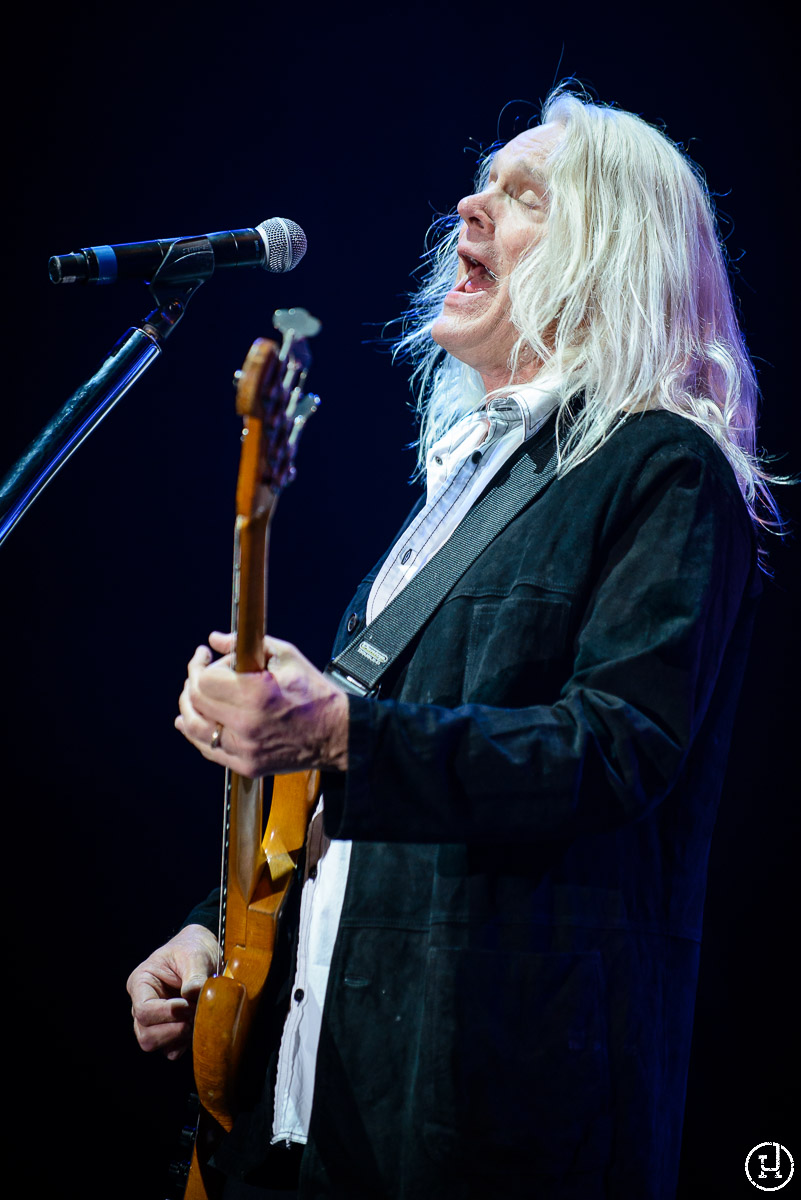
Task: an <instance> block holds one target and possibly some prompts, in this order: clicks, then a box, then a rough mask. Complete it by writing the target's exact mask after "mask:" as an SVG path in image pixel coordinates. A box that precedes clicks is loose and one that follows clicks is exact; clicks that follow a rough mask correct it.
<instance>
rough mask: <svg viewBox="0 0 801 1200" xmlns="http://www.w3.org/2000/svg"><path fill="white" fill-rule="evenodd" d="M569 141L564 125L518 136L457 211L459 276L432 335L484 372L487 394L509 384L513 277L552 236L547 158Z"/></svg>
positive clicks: (528, 372)
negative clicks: (524, 258)
mask: <svg viewBox="0 0 801 1200" xmlns="http://www.w3.org/2000/svg"><path fill="white" fill-rule="evenodd" d="M561 135H562V126H561V125H556V124H549V125H541V126H538V127H537V128H536V129H528V130H526V132H525V133H521V134H518V136H517V137H516V138H513V139H512V141H511V142H509V143H507V145H506V146H504V147H503V149H502V150H499V151H498V153H497V154H496V155H495V157H494V159H493V161H492V171H491V173H490V177H489V182H488V184H487V186H486V188H485V189H484V191H483V192H479V193H477V194H476V195H474V196H466V197H465V199H464V200H461V201H460V202H459V204H458V206H457V210H458V213H459V216H460V217H461V218H462V227H461V232H460V235H459V274H458V276H457V280H456V283H455V284H454V286H453V288H452V289H451V290H450V292H448V295H447V296H446V297H445V303H444V305H443V309H442V313H441V315H440V316H439V317H438V318H437V320H436V321H435V322H434V325H433V328H432V336H433V338H434V341H435V342H437V343H438V344H439V345H440V346H442V347H443V349H445V350H447V351H448V352H449V353H450V354H452V355H453V356H454V357H455V358H458V359H460V360H461V361H462V362H464V363H467V365H468V366H470V367H473V368H474V369H475V370H476V371H478V372H479V374H480V375H481V377H482V379H483V381H484V386H485V388H486V389H487V391H491V390H492V389H493V388H496V387H502V386H503V385H504V384H507V383H508V382H509V365H508V364H509V354H510V352H511V350H512V347H513V345H514V343H515V341H516V340H517V333H516V331H515V328H514V326H513V324H512V321H511V319H510V315H509V311H510V305H509V273H510V271H511V270H512V267H513V266H514V265H515V263H516V262H517V260H518V259H519V257H520V255H521V254H522V253H523V251H524V250H526V249H528V247H530V246H533V245H536V243H537V242H538V241H539V240H540V238H541V237H542V236H543V234H544V232H545V228H546V224H547V219H548V211H547V200H546V191H547V158H548V155H549V153H550V152H551V151H552V150H553V149H554V147H555V146H556V144H557V142H558V141H559V138H560V137H561ZM539 365H540V364H539V362H530V363H526V364H523V369H522V371H519V372H518V374H517V375H516V377H515V378H516V379H517V380H518V381H520V382H525V381H526V380H528V379H532V378H533V377H534V375H536V373H537V370H538V368H539Z"/></svg>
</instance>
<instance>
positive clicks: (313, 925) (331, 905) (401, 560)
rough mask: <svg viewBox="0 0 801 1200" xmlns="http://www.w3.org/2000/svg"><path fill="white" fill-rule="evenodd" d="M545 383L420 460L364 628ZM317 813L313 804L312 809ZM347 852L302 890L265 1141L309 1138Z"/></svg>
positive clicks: (508, 443) (340, 848)
mask: <svg viewBox="0 0 801 1200" xmlns="http://www.w3.org/2000/svg"><path fill="white" fill-rule="evenodd" d="M553 383H554V380H553V378H551V379H550V380H549V381H548V382H546V381H545V380H543V382H542V384H541V385H539V386H538V387H537V389H533V388H532V389H531V390H529V391H526V392H525V393H522V394H521V395H519V396H517V395H513V396H501V397H497V398H495V399H494V400H491V401H490V402H489V404H487V405H482V406H481V408H479V409H477V410H475V411H474V412H471V413H469V414H468V415H467V416H466V417H463V418H462V420H461V421H459V422H458V423H457V424H456V425H454V426H453V427H452V428H451V429H449V430H448V432H447V433H446V434H445V436H444V437H443V438H441V439H440V440H439V441H438V442H437V443H436V445H435V446H433V447H432V449H431V451H430V452H429V454H428V457H427V460H426V485H427V496H426V504H425V506H424V508H422V509H421V511H420V512H419V513H418V515H417V516H416V517H415V519H414V520H413V521H412V522H411V524H410V525H409V526H408V528H407V529H406V530H404V532H403V534H402V536H401V537H400V538H399V539H398V541H397V542H396V543H395V545H394V546H393V548H392V550H391V551H390V553H389V554H388V556H387V558H386V561H385V562H384V564H383V566H382V568H381V570H380V571H379V573H378V575H377V576H376V578H375V580H374V582H373V586H372V588H371V590H370V595H369V598H368V601H367V613H366V619H367V623H368V624H369V622H370V621H374V620H375V618H376V617H377V616H378V614H379V613H380V612H381V610H382V609H383V608H385V607H386V605H387V604H388V603H389V602H390V600H392V599H393V598H394V597H395V596H396V595H397V594H398V592H399V591H401V590H402V589H403V588H404V587H405V586H406V584H407V583H408V582H409V580H410V579H412V578H413V576H414V575H416V574H417V572H418V571H419V570H421V568H422V567H424V566H425V564H426V563H427V562H428V561H429V559H430V558H432V557H433V555H434V554H436V553H437V551H438V550H440V549H441V548H442V547H443V546H444V545H445V543H446V542H447V541H448V538H449V537H450V536H451V534H452V533H453V532H454V530H455V529H456V527H457V526H458V525H459V522H460V521H461V520H462V518H463V517H464V516H465V514H466V513H467V512H468V510H469V509H470V508H471V507H472V505H473V504H474V503H475V501H476V500H477V499H478V497H479V495H480V494H481V492H483V491H484V488H485V487H486V486H487V484H488V483H489V482H490V480H491V479H492V477H493V476H494V475H495V474H496V473H497V472H498V471H499V470H500V468H501V467H502V466H503V464H504V463H505V462H506V461H507V459H508V458H509V457H510V456H511V455H512V454H513V453H514V451H515V450H516V449H517V448H518V446H521V445H522V444H523V442H524V441H526V440H527V439H528V438H530V437H531V436H532V434H534V433H536V432H537V430H538V429H539V428H540V427H541V426H542V424H543V423H544V421H545V420H546V419H547V417H548V416H549V415H550V413H551V412H553V410H554V408H555V407H556V403H557V399H558V392H557V391H556V389H555V388H554V387H553V386H552V385H553ZM549 384H550V385H551V386H549ZM322 807H323V798H322V797H321V798H320V802H319V805H318V808H317V811H318V812H321V811H322ZM350 852H351V843H350V842H346V841H332V842H331V843H330V844H329V846H328V848H327V850H326V852H325V853H324V854H323V855H322V857H321V858H320V859H319V861H318V863H317V871H316V874H315V875H314V877H313V878H312V877H310V878H309V879H308V880H307V881H306V883H305V884H304V887H303V894H302V896H301V902H300V930H299V936H298V962H297V970H296V973H295V981H294V984H293V987H292V1000H291V1004H290V1010H289V1014H288V1016H287V1019H286V1023H285V1025H284V1033H283V1037H282V1039H281V1048H280V1051H279V1055H278V1073H277V1079H276V1088H275V1116H274V1119H273V1138H272V1140H273V1142H282V1141H287V1142H302V1143H305V1142H306V1141H307V1140H308V1134H309V1119H310V1117H311V1105H312V1095H313V1092H314V1072H315V1066H316V1061H317V1047H318V1044H319V1041H320V1028H321V1024H322V1015H323V1003H324V1001H325V993H326V989H327V987H328V976H329V972H330V969H331V958H332V956H333V952H334V942H335V941H336V936H337V931H338V929H339V919H340V916H341V914H342V905H343V902H344V899H345V887H346V884H347V881H348V868H349V866H350Z"/></svg>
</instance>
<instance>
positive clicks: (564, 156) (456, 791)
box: [129, 90, 772, 1200]
mask: <svg viewBox="0 0 801 1200" xmlns="http://www.w3.org/2000/svg"><path fill="white" fill-rule="evenodd" d="M458 214H459V218H460V220H459V222H458V223H457V224H455V225H454V226H453V228H452V230H450V232H447V233H446V234H445V236H444V238H443V240H442V242H441V243H440V246H439V248H438V250H437V251H436V252H435V253H434V254H433V255H432V270H431V273H430V275H429V278H428V280H427V281H426V283H425V284H424V286H423V288H422V290H421V293H420V295H419V296H418V297H417V302H416V305H415V308H414V310H413V312H412V317H411V318H410V323H409V325H408V326H407V329H406V332H405V334H404V337H403V338H402V339H401V347H402V349H404V350H406V351H407V352H409V353H410V354H411V356H412V358H413V359H414V360H415V361H416V362H417V373H416V374H417V378H418V379H419V380H420V381H421V396H422V401H421V413H422V428H421V437H420V458H421V467H422V468H424V469H425V472H426V482H427V495H426V497H425V498H423V499H421V502H420V504H419V505H418V506H417V508H416V510H415V511H414V512H413V514H412V516H411V517H410V519H409V521H408V522H407V525H406V527H405V528H404V530H403V531H402V532H401V535H400V536H399V538H398V539H397V540H396V542H395V544H394V545H393V546H392V548H391V550H390V551H389V553H388V555H387V556H386V558H385V559H384V560H382V562H381V563H380V564H379V565H378V567H377V568H376V569H375V570H374V571H373V572H372V573H371V574H370V575H369V576H368V577H367V579H366V580H365V581H364V582H363V583H362V585H361V586H360V588H359V590H358V591H357V593H356V596H355V597H354V600H353V602H352V604H351V605H350V606H349V609H348V612H347V613H346V615H345V617H344V618H343V622H342V625H341V627H340V631H339V635H338V638H337V646H336V649H337V651H339V650H341V648H342V647H343V646H344V645H345V644H346V643H347V642H349V641H350V640H351V638H352V637H353V636H355V635H356V634H357V633H359V632H360V631H363V630H364V628H365V625H366V624H368V625H369V623H370V622H371V621H373V620H374V619H375V618H376V616H377V615H378V614H379V612H380V611H381V610H382V609H383V608H384V607H385V606H386V604H387V603H389V601H390V600H391V599H392V598H394V597H395V596H398V595H401V594H402V592H403V589H404V588H405V587H406V586H407V585H408V584H409V582H410V580H411V579H412V578H413V577H414V576H415V575H416V574H417V573H418V572H419V571H420V570H422V568H423V567H424V565H425V564H426V563H427V562H429V561H431V559H432V557H433V556H434V555H435V554H436V553H438V552H440V551H441V552H442V554H443V558H442V559H439V560H438V562H442V561H447V553H448V543H449V542H450V541H451V539H452V538H453V536H454V532H455V531H456V530H458V529H459V527H460V523H461V522H462V520H463V519H464V517H465V515H466V514H467V513H468V512H470V511H471V510H474V509H475V505H476V504H477V503H479V502H480V501H481V498H482V497H483V496H488V495H490V494H491V495H493V496H495V495H500V494H501V489H502V488H503V487H504V485H505V483H506V482H507V481H508V480H509V479H510V478H511V477H512V475H513V474H514V471H515V469H516V466H517V464H520V463H521V462H523V461H524V460H526V458H528V461H529V462H531V463H533V464H534V467H535V471H534V474H535V475H536V474H537V472H539V474H540V475H541V476H542V477H543V479H544V480H547V475H548V471H547V470H545V471H544V472H543V467H544V465H545V464H546V463H547V461H548V459H549V457H550V456H551V454H552V452H555V453H556V454H557V459H558V465H557V470H556V477H555V478H554V479H553V480H552V481H551V482H550V483H549V484H548V483H547V482H546V485H545V486H540V487H539V490H538V491H537V494H536V495H533V496H532V498H531V502H530V503H526V504H523V505H522V507H521V508H520V511H518V512H517V513H516V515H513V516H512V517H511V519H509V520H508V523H507V524H506V525H505V527H504V528H502V529H501V530H500V532H498V533H497V536H495V537H494V538H493V540H492V541H491V542H490V543H489V545H488V546H487V547H486V548H485V549H484V550H483V551H482V552H481V553H480V554H479V555H478V557H477V558H476V559H475V561H474V562H473V563H472V564H471V565H470V566H468V567H467V569H466V570H465V572H464V574H463V575H462V576H461V578H460V579H459V580H458V581H457V582H456V583H455V585H454V586H453V587H452V589H451V591H450V592H449V593H448V595H447V597H446V599H445V600H444V602H443V603H441V604H440V606H439V607H438V608H437V610H436V612H435V613H434V614H433V615H432V616H431V617H430V619H429V620H428V622H427V624H426V625H425V627H424V629H423V631H422V633H420V634H419V636H418V637H417V638H416V639H415V641H414V642H413V644H412V648H411V649H410V650H408V651H407V652H406V653H405V654H404V655H403V656H402V657H401V659H400V660H399V662H398V663H397V664H396V665H395V666H394V667H393V668H392V670H391V671H390V672H389V675H388V677H387V679H386V681H385V683H384V687H383V690H382V693H381V696H380V698H378V699H376V698H370V697H365V696H346V695H345V694H344V693H343V692H341V691H340V690H339V688H338V687H337V686H336V684H335V683H334V682H333V681H332V679H331V677H329V676H327V675H323V674H321V673H320V672H318V671H317V670H316V669H315V668H314V667H312V666H311V664H309V663H308V662H307V661H306V660H305V659H304V658H303V656H302V655H301V654H300V652H299V651H298V650H297V649H296V648H295V647H293V646H291V645H289V644H287V643H285V642H279V641H278V640H277V639H274V638H268V639H267V651H268V654H269V670H268V671H265V672H264V673H263V674H260V675H259V674H257V675H236V674H234V673H233V672H231V671H229V670H228V669H227V666H228V660H227V658H225V657H223V658H222V659H220V660H219V661H218V662H216V663H212V653H211V650H209V649H208V648H207V647H201V648H199V649H198V650H197V651H196V653H195V655H194V657H193V658H192V660H191V662H190V664H189V674H188V679H187V683H186V686H185V688H184V691H183V694H182V696H181V700H180V716H179V717H178V718H177V721H176V725H177V727H178V728H179V729H180V730H181V731H182V732H183V733H184V734H185V736H186V737H187V738H188V739H189V740H190V741H191V742H192V743H193V744H194V745H195V746H196V747H197V748H198V749H199V750H200V751H201V753H202V754H204V755H205V756H206V757H207V758H209V759H211V760H212V761H214V762H217V763H223V764H226V765H228V766H230V767H232V768H233V769H234V770H236V771H238V772H239V773H241V774H245V775H250V776H258V775H263V774H270V773H274V772H280V771H284V770H289V769H295V768H301V767H307V766H318V767H321V768H322V769H323V772H324V776H323V780H324V786H323V802H322V804H323V813H324V816H323V818H322V821H323V826H324V832H325V835H326V836H325V837H323V836H321V835H322V829H321V828H320V819H319V817H318V819H317V820H316V821H315V822H313V825H312V834H310V844H309V848H308V852H307V862H306V867H305V875H306V882H305V884H304V887H303V893H302V898H301V902H300V916H299V922H298V928H299V933H298V934H297V935H296V944H297V959H296V962H294V963H291V964H290V967H289V974H288V982H287V984H286V985H285V987H284V990H283V991H281V990H280V989H278V990H277V991H276V992H275V994H274V995H273V997H272V1000H271V1002H270V1003H271V1005H272V1008H271V1018H273V1017H275V1015H276V1013H278V1014H279V1015H280V1022H279V1024H283V1035H282V1037H281V1039H280V1040H281V1045H280V1053H277V1054H276V1053H275V1048H273V1054H272V1058H271V1059H270V1065H269V1068H268V1069H267V1070H266V1071H265V1072H264V1075H265V1082H264V1087H263V1092H262V1095H261V1097H260V1098H257V1099H255V1100H254V1102H253V1104H252V1105H251V1106H250V1107H249V1108H248V1109H247V1111H245V1112H244V1113H243V1115H242V1118H241V1120H240V1122H239V1123H238V1126H237V1127H236V1128H235V1130H234V1133H233V1134H232V1135H231V1137H230V1138H229V1139H228V1142H227V1143H225V1144H224V1145H223V1147H222V1148H221V1150H220V1152H219V1153H218V1155H217V1160H216V1161H217V1162H218V1165H219V1166H220V1168H221V1170H223V1171H225V1172H227V1173H228V1174H229V1175H230V1177H231V1180H232V1181H233V1179H234V1177H237V1176H238V1177H240V1178H241V1179H242V1180H249V1181H250V1183H251V1184H256V1183H260V1184H262V1186H264V1187H267V1186H269V1185H270V1183H271V1185H272V1187H273V1188H277V1187H278V1186H279V1184H280V1181H281V1179H282V1178H286V1173H285V1172H286V1163H287V1162H290V1161H291V1162H292V1164H293V1169H294V1168H295V1167H296V1166H297V1161H298V1157H299V1153H300V1152H299V1151H296V1152H292V1151H288V1150H287V1149H286V1147H288V1146H292V1145H294V1146H296V1147H304V1146H305V1150H303V1151H302V1158H300V1173H299V1184H298V1188H299V1190H298V1192H297V1194H298V1195H299V1196H301V1197H312V1196H314V1197H323V1196H335V1197H368V1196H369V1197H375V1198H378V1197H385V1198H388V1200H389V1198H391V1200H434V1198H435V1197H436V1198H437V1200H443V1198H444V1200H463V1198H466V1197H473V1196H479V1195H480V1196H482V1197H531V1196H535V1197H548V1198H550V1200H574V1198H580V1200H596V1198H600V1197H615V1198H616V1200H647V1198H650V1197H654V1198H656V1197H659V1198H660V1200H661V1198H667V1197H670V1196H672V1195H674V1194H675V1188H676V1178H677V1171H678V1159H679V1148H680V1138H681V1122H682V1113H683V1105H684V1093H685V1086H686V1076H687V1064H688V1057H689V1048H690V1035H691V1027H692V1013H693V1003H694V993H695V984H696V976H697V965H698V949H699V941H700V931H701V918H702V905H703V894H704V886H705V873H706V861H707V855H708V849H709V841H710V836H711V830H712V825H713V822H714V816H715V809H716V805H717V799H718V795H719V791H720V785H721V781H722V776H723V769H724V762H725V754H726V749H727V745H728V740H729V737H730V732H731V724H732V720H733V714H734V708H735V703H736V697H737V692H738V689H739V685H740V679H741V675H742V669H743V665H744V656H745V653H746V648H747V643H748V636H749V630H750V625H751V620H752V615H753V605H754V598H755V596H756V593H757V591H758V583H757V579H758V571H757V553H756V541H755V537H754V532H753V527H754V521H755V520H756V519H757V518H756V516H755V504H756V501H757V499H761V500H762V502H763V503H765V504H766V505H767V506H768V508H769V509H771V505H772V501H771V498H770V493H769V492H768V491H767V488H766V484H765V476H764V474H763V473H762V472H761V470H760V467H759V464H758V462H757V461H756V459H755V457H754V445H755V442H754V433H755V431H754V413H755V395H756V389H755V384H754V377H753V371H752V368H751V365H750V361H749V359H748V356H747V353H746V351H745V349H744V347H743V344H742V339H741V336H740V333H739V330H738V328H737V323H736V320H735V317H734V314H733V308H732V301H731V294H730V289H729V284H728V280H727V277H726V271H725V267H724V264H723V260H722V256H721V252H720V248H719V245H718V242H717V238H716V235H715V229H714V222H713V218H712V214H711V210H710V206H709V202H708V198H707V196H706V193H705V191H704V189H703V187H702V186H701V184H700V183H699V181H698V179H697V177H696V175H695V173H694V171H693V169H692V168H691V167H690V165H689V164H688V163H687V161H686V160H685V159H684V158H683V156H682V155H681V154H680V152H679V151H678V150H677V149H676V147H674V146H673V145H672V144H671V143H670V142H669V141H668V140H667V139H666V138H665V137H664V136H663V135H661V134H660V133H658V132H657V131H655V130H653V129H652V128H650V127H649V126H648V125H646V124H645V123H644V122H642V121H641V120H639V118H637V117H634V116H632V115H630V114H626V113H621V112H619V111H616V110H612V109H605V108H601V107H598V106H595V105H592V104H588V103H585V102H584V101H583V100H581V99H579V98H577V97H575V96H571V95H569V94H566V93H565V92H564V91H563V90H557V92H556V93H554V94H553V95H552V96H551V97H550V98H549V100H548V101H547V103H546V105H545V107H544V110H543V121H542V124H541V125H540V126H539V127H537V128H535V129H530V130H527V131H526V132H524V133H522V134H520V135H519V136H518V137H516V138H514V139H513V140H512V141H511V142H509V143H508V144H507V145H506V146H504V147H503V148H502V149H500V150H499V151H498V152H497V153H496V154H494V155H492V156H489V157H488V158H487V159H486V160H485V162H484V164H483V166H482V168H481V171H480V174H479V183H478V188H477V191H476V193H475V194H474V195H471V196H469V197H467V198H466V199H464V200H462V201H461V203H460V204H459V206H458ZM442 351H444V352H445V353H444V355H443V354H442ZM504 494H505V493H504ZM744 498H745V499H744ZM749 510H750V514H749ZM482 511H483V510H482ZM210 643H211V647H212V649H213V650H215V651H218V652H219V653H221V654H222V655H227V653H228V651H229V650H230V648H231V643H230V638H229V636H228V635H223V634H213V635H212V636H211V638H210ZM213 925H214V920H213V918H212V915H211V911H210V909H209V908H208V907H205V908H204V907H203V906H201V907H200V908H199V909H197V910H195V914H194V915H193V917H192V918H191V919H190V922H189V923H188V925H187V926H186V927H185V928H184V929H183V930H182V931H181V932H180V933H179V934H178V935H177V936H176V937H175V938H173V939H172V941H171V942H169V943H167V945H166V946H164V947H162V948H161V949H160V950H159V951H157V952H156V953H155V954H154V955H153V956H152V957H151V958H150V959H149V960H147V962H146V963H144V964H142V966H141V967H139V968H137V970H136V971H135V972H134V973H133V975H132V976H131V980H130V981H129V990H130V991H131V995H132V998H133V1009H134V1019H135V1028H136V1032H137V1036H138V1038H139V1040H140V1042H141V1044H142V1045H143V1047H144V1048H145V1049H148V1050H150V1049H156V1048H159V1049H161V1050H163V1051H165V1052H166V1053H167V1054H168V1055H170V1056H175V1055H177V1054H179V1053H180V1052H181V1051H182V1049H183V1048H184V1047H185V1046H186V1045H187V1043H188V1041H189V1039H190V1035H191V1019H192V1011H193V1006H192V1003H191V1001H192V998H193V997H194V996H195V995H196V993H197V991H198V989H199V987H200V986H201V985H202V982H203V980H204V979H205V977H206V976H207V974H208V973H209V972H210V971H211V970H212V969H213V968H214V964H215V961H216V940H215V938H214V935H213V934H212V933H211V932H210V928H212V927H213ZM290 984H291V986H290ZM287 1010H288V1012H287ZM265 1021H266V1022H267V1023H268V1024H269V1019H268V1018H267V1017H265ZM265 1053H266V1054H267V1055H269V1053H270V1048H269V1047H268V1049H267V1051H265ZM271 1171H272V1172H273V1173H272V1174H271ZM237 1186H239V1187H240V1188H242V1189H243V1190H241V1191H235V1190H234V1189H235V1187H237ZM293 1187H294V1182H293ZM229 1189H230V1190H229V1191H228V1192H226V1195H231V1196H233V1195H243V1196H244V1195H253V1196H258V1195H261V1196H268V1195H271V1194H280V1193H275V1192H270V1191H263V1190H262V1191H258V1190H246V1188H245V1185H244V1184H240V1185H236V1184H234V1183H233V1182H231V1183H230V1184H229ZM285 1194H295V1192H294V1190H293V1191H291V1192H287V1193H285Z"/></svg>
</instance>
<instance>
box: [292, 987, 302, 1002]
mask: <svg viewBox="0 0 801 1200" xmlns="http://www.w3.org/2000/svg"><path fill="white" fill-rule="evenodd" d="M303 994H304V993H303V988H296V989H295V995H294V996H293V997H292V998H293V1000H297V1002H298V1004H300V1002H301V1000H302V999H303Z"/></svg>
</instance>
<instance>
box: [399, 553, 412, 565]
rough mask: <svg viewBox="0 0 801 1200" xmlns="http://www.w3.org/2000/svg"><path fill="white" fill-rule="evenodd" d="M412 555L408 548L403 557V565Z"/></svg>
mask: <svg viewBox="0 0 801 1200" xmlns="http://www.w3.org/2000/svg"><path fill="white" fill-rule="evenodd" d="M411 557H412V552H411V550H407V551H406V553H405V554H404V555H403V557H402V558H401V566H403V564H404V563H407V562H408V561H409V559H410V558H411Z"/></svg>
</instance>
